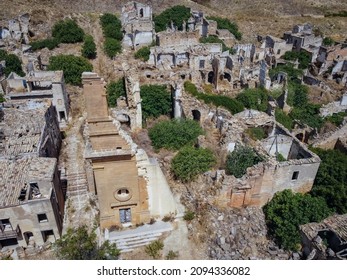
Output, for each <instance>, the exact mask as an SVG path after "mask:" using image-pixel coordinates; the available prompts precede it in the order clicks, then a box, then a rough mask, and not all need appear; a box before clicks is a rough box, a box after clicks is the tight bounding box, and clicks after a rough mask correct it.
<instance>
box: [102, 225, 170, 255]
mask: <svg viewBox="0 0 347 280" xmlns="http://www.w3.org/2000/svg"><path fill="white" fill-rule="evenodd" d="M172 229H173V228H172V225H171V224H170V223H165V222H162V221H157V222H155V223H154V224H152V225H149V224H148V225H144V226H141V227H138V228H136V229H133V230H124V231H113V232H107V233H106V234H105V238H106V239H108V240H109V241H110V242H111V243H116V245H117V248H118V249H119V250H120V251H121V252H130V251H132V250H134V249H135V248H138V247H142V246H145V245H148V244H149V243H151V242H153V241H155V240H158V239H159V238H160V236H162V235H163V233H165V232H169V231H171V230H172Z"/></svg>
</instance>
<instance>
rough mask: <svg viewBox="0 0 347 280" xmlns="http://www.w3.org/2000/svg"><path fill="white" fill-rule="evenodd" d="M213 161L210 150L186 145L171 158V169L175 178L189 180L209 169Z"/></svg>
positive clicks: (213, 157)
mask: <svg viewBox="0 0 347 280" xmlns="http://www.w3.org/2000/svg"><path fill="white" fill-rule="evenodd" d="M215 163H216V159H215V156H214V155H213V152H212V151H211V150H209V149H202V148H198V149H196V148H194V147H189V146H186V147H184V148H182V149H181V150H180V151H179V152H178V154H177V155H176V156H175V157H174V158H173V159H172V162H171V169H172V172H173V173H174V174H175V176H176V178H177V179H180V180H182V181H183V182H189V181H192V180H194V179H195V178H196V177H197V176H198V175H199V174H202V173H204V172H206V171H208V170H210V169H211V168H212V167H213V165H214V164H215Z"/></svg>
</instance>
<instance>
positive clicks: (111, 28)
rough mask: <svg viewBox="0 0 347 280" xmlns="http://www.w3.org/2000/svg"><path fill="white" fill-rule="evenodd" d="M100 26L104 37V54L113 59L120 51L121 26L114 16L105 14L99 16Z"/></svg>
mask: <svg viewBox="0 0 347 280" xmlns="http://www.w3.org/2000/svg"><path fill="white" fill-rule="evenodd" d="M100 24H101V28H102V31H103V34H104V37H105V42H104V52H105V54H106V55H107V56H108V57H110V58H113V57H114V56H115V55H116V54H117V53H120V52H121V51H122V44H121V40H122V39H123V33H122V24H121V21H120V20H119V19H118V18H117V16H116V15H113V14H110V13H105V14H103V15H102V16H100Z"/></svg>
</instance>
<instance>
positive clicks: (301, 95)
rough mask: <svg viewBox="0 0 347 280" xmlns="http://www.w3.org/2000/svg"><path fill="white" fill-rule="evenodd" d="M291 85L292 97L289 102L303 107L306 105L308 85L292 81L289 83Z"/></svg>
mask: <svg viewBox="0 0 347 280" xmlns="http://www.w3.org/2000/svg"><path fill="white" fill-rule="evenodd" d="M291 86H292V87H293V92H294V94H293V97H292V101H291V102H290V103H291V105H292V106H294V107H299V108H304V107H306V106H307V104H308V103H307V100H308V98H307V95H308V87H307V86H305V85H301V84H297V83H293V84H292V85H291Z"/></svg>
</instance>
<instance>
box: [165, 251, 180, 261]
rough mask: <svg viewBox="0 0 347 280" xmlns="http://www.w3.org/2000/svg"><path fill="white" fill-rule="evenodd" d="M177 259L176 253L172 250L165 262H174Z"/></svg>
mask: <svg viewBox="0 0 347 280" xmlns="http://www.w3.org/2000/svg"><path fill="white" fill-rule="evenodd" d="M177 258H178V252H174V251H172V250H170V251H169V252H168V253H167V255H166V257H165V259H166V260H174V259H177Z"/></svg>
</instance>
